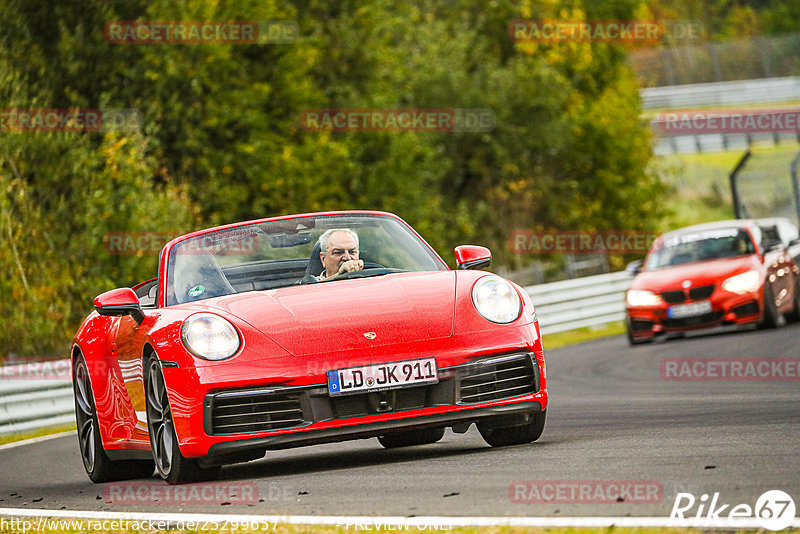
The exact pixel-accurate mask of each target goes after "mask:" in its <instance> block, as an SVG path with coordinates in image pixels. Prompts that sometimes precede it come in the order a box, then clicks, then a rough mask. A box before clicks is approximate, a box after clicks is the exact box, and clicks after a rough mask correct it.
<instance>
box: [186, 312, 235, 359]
mask: <svg viewBox="0 0 800 534" xmlns="http://www.w3.org/2000/svg"><path fill="white" fill-rule="evenodd" d="M181 339H182V340H183V344H184V345H186V348H187V349H189V352H191V353H192V354H194V355H195V356H197V357H198V358H203V359H204V360H224V359H225V358H230V357H231V356H233V355H234V354H236V351H237V350H239V346H240V345H241V340H240V339H239V333H238V332H237V331H236V329H235V328H234V327H233V325H232V324H231V323H230V322H228V321H227V320H225V319H223V318H222V317H220V316H219V315H214V314H212V313H197V314H195V315H192V316H191V317H189V318H188V319H186V320H185V321H184V322H183V326H182V327H181Z"/></svg>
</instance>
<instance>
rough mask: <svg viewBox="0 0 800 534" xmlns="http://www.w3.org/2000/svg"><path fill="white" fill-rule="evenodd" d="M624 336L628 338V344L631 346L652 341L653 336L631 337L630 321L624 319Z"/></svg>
mask: <svg viewBox="0 0 800 534" xmlns="http://www.w3.org/2000/svg"><path fill="white" fill-rule="evenodd" d="M625 336H626V337H627V338H628V345H630V346H631V347H633V346H635V345H644V344H646V343H652V342H653V340H654V339H655V337H647V338H642V339H636V338H635V337H633V331H631V323H630V321H625Z"/></svg>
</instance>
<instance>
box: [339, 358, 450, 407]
mask: <svg viewBox="0 0 800 534" xmlns="http://www.w3.org/2000/svg"><path fill="white" fill-rule="evenodd" d="M438 381H439V377H438V374H437V372H436V358H433V357H430V358H420V359H418V360H404V361H400V362H390V363H376V364H372V365H360V366H358V367H348V368H346V369H336V370H333V371H328V393H329V394H330V396H331V397H335V396H336V395H349V394H351V393H363V392H367V391H383V390H386V389H394V388H402V387H409V386H421V385H424V384H435V383H437V382H438Z"/></svg>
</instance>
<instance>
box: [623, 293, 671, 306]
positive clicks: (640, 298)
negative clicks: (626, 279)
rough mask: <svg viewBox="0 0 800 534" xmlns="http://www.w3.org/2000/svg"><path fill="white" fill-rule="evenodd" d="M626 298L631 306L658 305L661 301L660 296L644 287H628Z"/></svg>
mask: <svg viewBox="0 0 800 534" xmlns="http://www.w3.org/2000/svg"><path fill="white" fill-rule="evenodd" d="M627 299H628V304H630V305H631V306H658V305H660V304H662V302H663V301H662V300H661V297H659V296H658V295H656V294H655V293H653V292H652V291H648V290H646V289H629V290H628V293H627Z"/></svg>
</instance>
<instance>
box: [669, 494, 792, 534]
mask: <svg viewBox="0 0 800 534" xmlns="http://www.w3.org/2000/svg"><path fill="white" fill-rule="evenodd" d="M695 507H696V513H693V512H694V511H695ZM795 511H796V509H795V505H794V500H793V499H792V497H791V496H790V495H789V494H788V493H786V492H784V491H781V490H770V491H766V492H764V493H763V494H761V496H760V497H759V498H758V499H757V500H756V503H755V506H752V507H751V506H750V505H749V504H736V505H733V504H728V503H725V502H723V501H721V500H720V497H719V493H718V492H717V493H714V494H713V495H712V496H711V499H710V500H709V496H708V494H705V493H704V494H703V495H701V496H700V498H699V499H697V498H696V497H695V496H694V495H693V494H691V493H678V494H677V495H676V496H675V504H674V505H673V507H672V512H671V513H670V514H669V523H668V524H669V526H679V527H721V528H758V527H761V528H766V529H769V530H782V529H784V528H786V527H789V526H791V525H792V524H793V522H794V517H795Z"/></svg>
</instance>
